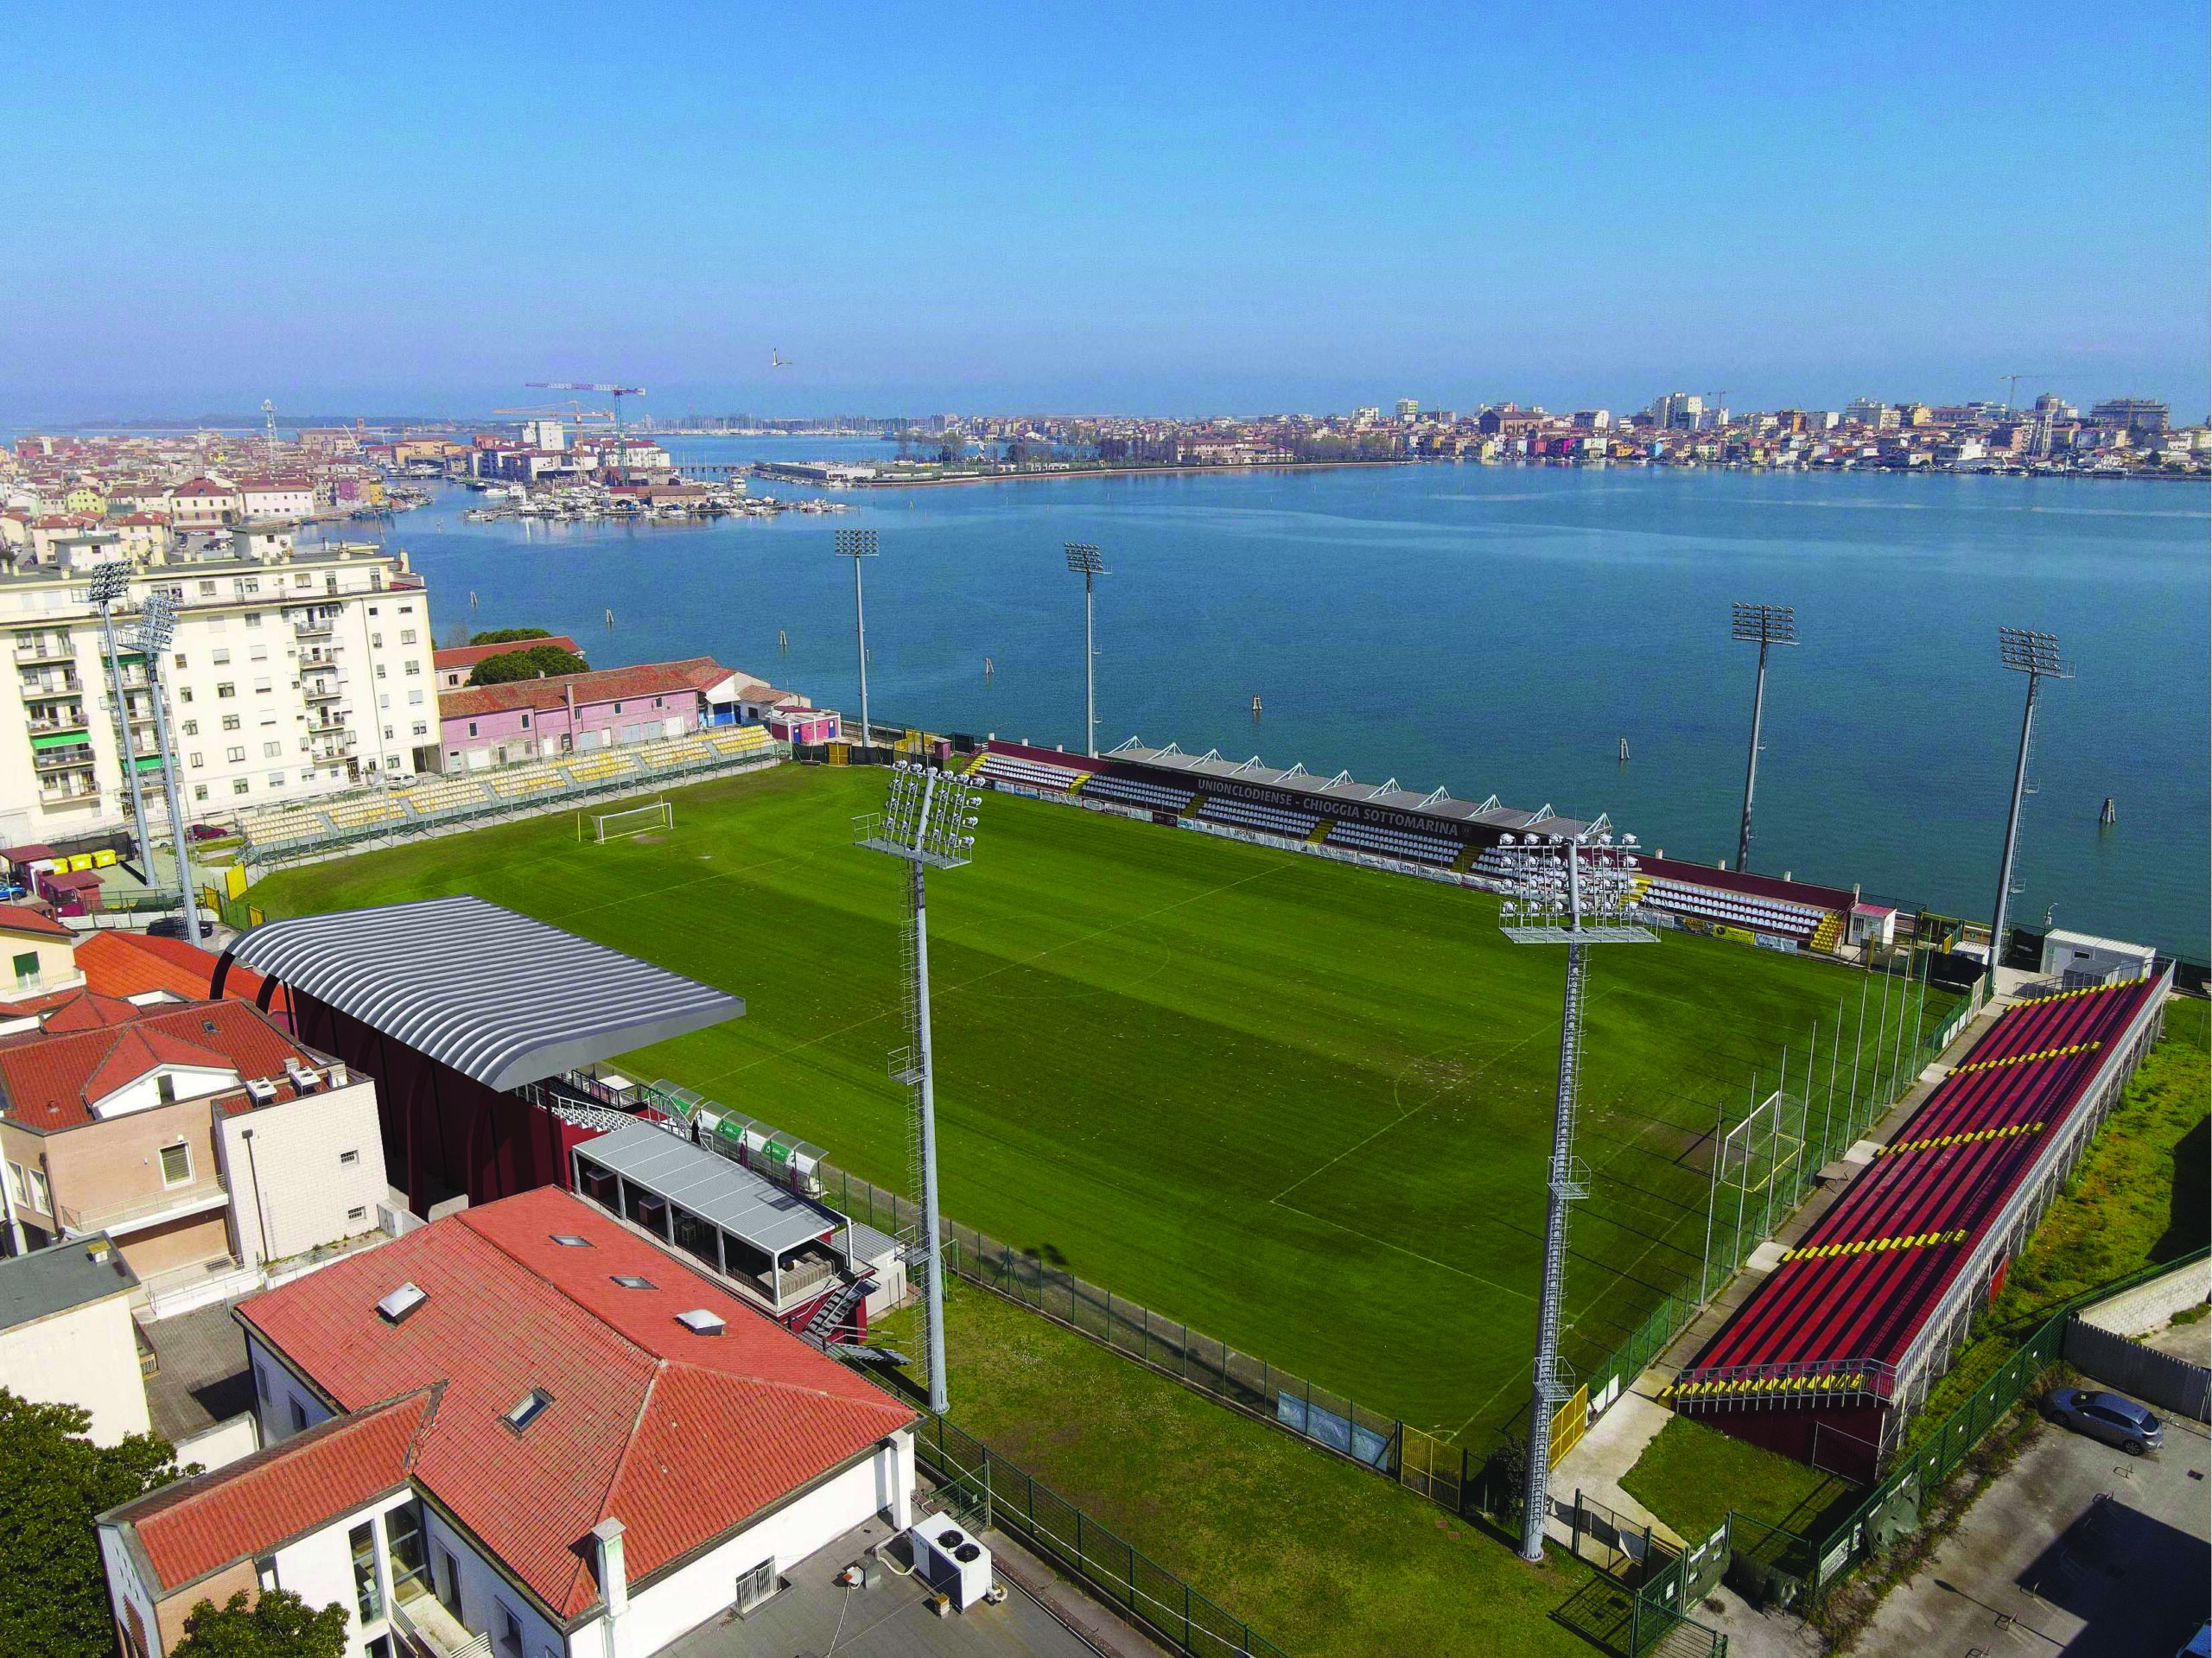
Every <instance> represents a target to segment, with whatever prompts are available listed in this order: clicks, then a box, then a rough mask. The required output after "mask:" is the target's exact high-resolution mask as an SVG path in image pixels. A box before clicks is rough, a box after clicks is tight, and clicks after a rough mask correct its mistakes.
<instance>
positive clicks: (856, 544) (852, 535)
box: [836, 530, 875, 558]
mask: <svg viewBox="0 0 2212 1658" xmlns="http://www.w3.org/2000/svg"><path fill="white" fill-rule="evenodd" d="M836 548H837V556H839V557H840V558H874V556H875V531H874V530H838V531H837V532H836Z"/></svg>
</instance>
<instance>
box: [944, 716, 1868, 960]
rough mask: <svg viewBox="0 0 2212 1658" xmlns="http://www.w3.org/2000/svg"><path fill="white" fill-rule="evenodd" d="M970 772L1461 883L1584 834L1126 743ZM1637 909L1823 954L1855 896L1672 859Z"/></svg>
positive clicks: (994, 763) (1539, 815)
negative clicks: (1544, 843)
mask: <svg viewBox="0 0 2212 1658" xmlns="http://www.w3.org/2000/svg"><path fill="white" fill-rule="evenodd" d="M974 769H975V772H976V775H977V776H979V777H981V778H983V779H985V780H986V781H988V783H990V784H991V785H992V786H994V787H995V788H1001V789H1007V790H1012V791H1017V792H1020V793H1026V794H1033V795H1038V796H1041V797H1046V798H1048V799H1062V800H1071V801H1076V802H1078V803H1084V804H1094V805H1103V806H1104V807H1106V808H1107V809H1109V810H1121V811H1128V812H1135V813H1139V814H1148V815H1149V816H1151V817H1152V818H1153V819H1154V821H1155V822H1158V823H1178V824H1184V825H1186V826H1189V827H1192V828H1196V829H1214V830H1217V831H1221V832H1226V833H1229V834H1232V835H1240V836H1258V837H1262V838H1265V839H1270V840H1276V841H1281V842H1287V843H1289V844H1294V845H1302V846H1307V847H1311V848H1314V849H1316V850H1318V851H1319V852H1322V853H1324V854H1328V855H1333V856H1337V857H1342V858H1345V859H1348V860H1351V861H1359V862H1368V861H1385V862H1388V863H1391V864H1396V865H1412V866H1414V867H1416V868H1427V869H1428V870H1431V871H1435V872H1440V873H1441V872H1447V871H1448V872H1450V873H1451V874H1452V875H1455V876H1457V877H1459V879H1461V880H1465V882H1467V883H1468V884H1469V885H1475V886H1481V885H1486V884H1489V883H1490V882H1491V881H1494V880H1500V879H1502V878H1503V874H1504V873H1505V872H1504V866H1503V861H1502V860H1501V857H1500V854H1498V853H1497V846H1498V844H1499V842H1501V840H1502V839H1503V837H1504V836H1506V835H1516V836H1518V835H1574V834H1579V833H1580V832H1581V831H1582V830H1583V829H1587V828H1589V827H1590V825H1589V824H1588V823H1586V822H1584V821H1583V820H1581V819H1579V818H1573V817H1568V816H1563V815H1561V814H1560V813H1559V812H1556V811H1554V810H1553V809H1552V808H1551V807H1550V806H1549V805H1544V806H1540V807H1537V808H1535V810H1527V809H1524V808H1520V807H1514V806H1508V805H1505V804H1502V803H1501V802H1500V801H1499V800H1498V798H1497V796H1496V795H1491V796H1490V797H1488V798H1487V799H1484V800H1481V801H1478V802H1470V801H1465V800H1455V799H1453V798H1452V796H1451V795H1450V794H1449V793H1448V792H1447V791H1445V790H1443V789H1433V790H1430V791H1427V792H1426V793H1423V792H1421V791H1418V790H1414V789H1408V788H1404V787H1402V786H1401V785H1400V784H1399V782H1398V780H1397V779H1396V778H1389V779H1388V780H1387V781H1385V782H1383V783H1379V784H1377V783H1362V782H1360V781H1358V780H1357V779H1356V778H1353V777H1352V775H1351V773H1350V772H1336V773H1334V774H1333V775H1331V776H1326V777H1325V776H1322V775H1321V774H1319V772H1309V771H1307V770H1306V767H1305V766H1303V765H1293V766H1290V767H1287V768H1281V767H1276V766H1271V765H1265V764H1263V763H1262V761H1261V759H1259V757H1258V756H1257V755H1255V756H1253V757H1252V758H1251V759H1246V760H1241V761H1240V760H1232V759H1226V758H1224V756H1223V755H1221V754H1220V753H1217V752H1214V751H1211V750H1209V751H1208V752H1207V753H1203V754H1186V753H1184V752H1183V751H1182V750H1181V749H1180V748H1179V747H1177V746H1175V745H1174V744H1173V743H1171V744H1169V745H1168V746H1166V747H1165V748H1148V747H1147V746H1144V745H1143V744H1141V743H1139V742H1137V741H1136V740H1134V739H1132V740H1130V741H1128V742H1126V743H1124V744H1122V746H1120V747H1119V748H1116V749H1115V750H1113V751H1112V752H1111V753H1107V754H1103V755H1101V756H1099V757H1098V758H1097V759H1090V758H1088V757H1085V756H1083V755H1076V754H1069V753H1064V752H1063V751H1061V750H1059V749H1053V748H1037V747H1033V746H1030V745H1028V744H1026V743H1010V742H1002V741H1000V740H997V739H996V738H994V739H992V740H989V741H988V742H987V743H986V744H985V745H984V746H983V749H982V753H981V755H980V756H979V758H978V759H977V760H976V764H975V768H974ZM1639 863H1640V866H1641V873H1642V876H1643V881H1642V886H1641V890H1640V892H1639V893H1638V902H1639V904H1640V905H1641V906H1642V907H1643V908H1645V909H1647V910H1656V911H1661V912H1665V913H1666V914H1669V915H1671V916H1673V917H1675V918H1677V919H1678V920H1680V921H1681V922H1682V923H1683V924H1687V925H1688V926H1691V927H1693V928H1695V929H1698V930H1701V931H1717V932H1723V933H1731V934H1737V935H1741V936H1742V937H1745V938H1748V939H1751V940H1754V941H1761V940H1763V941H1766V942H1769V943H1781V944H1785V945H1787V946H1788V947H1789V948H1794V949H1800V950H1824V951H1826V950H1835V949H1836V948H1837V947H1838V946H1839V945H1840V944H1841V943H1843V942H1844V941H1845V937H1846V930H1847V918H1848V917H1849V915H1850V912H1851V908H1852V905H1853V902H1854V901H1855V899H1856V894H1854V893H1849V892H1846V891H1844V890H1842V889H1841V888H1839V887H1832V886H1814V885H1812V884H1810V883H1808V882H1805V881H1793V880H1775V879H1774V878H1772V877H1771V876H1766V875H1749V874H1737V873H1734V872H1732V871H1730V870H1725V869H1711V868H1707V867H1703V866H1701V865H1698V864H1693V863H1685V862H1682V861H1679V860H1676V859H1671V858H1662V857H1657V856H1654V855H1643V856H1642V857H1640V859H1639Z"/></svg>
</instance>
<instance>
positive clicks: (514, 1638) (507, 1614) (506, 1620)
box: [498, 1600, 522, 1658]
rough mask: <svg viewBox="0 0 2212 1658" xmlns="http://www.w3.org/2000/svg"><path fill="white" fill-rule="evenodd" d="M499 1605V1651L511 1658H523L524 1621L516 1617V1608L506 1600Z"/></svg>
mask: <svg viewBox="0 0 2212 1658" xmlns="http://www.w3.org/2000/svg"><path fill="white" fill-rule="evenodd" d="M498 1605H499V1650H500V1651H501V1652H504V1653H506V1654H507V1655H509V1658H522V1619H521V1618H519V1617H516V1616H515V1610H514V1608H513V1607H512V1606H510V1605H508V1604H507V1603H506V1602H505V1601H504V1600H503V1601H500V1602H499V1603H498Z"/></svg>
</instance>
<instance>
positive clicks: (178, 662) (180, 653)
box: [176, 651, 184, 668]
mask: <svg viewBox="0 0 2212 1658" xmlns="http://www.w3.org/2000/svg"><path fill="white" fill-rule="evenodd" d="M176 665H177V666H178V667H179V668H182V667H183V666H184V652H183V651H178V652H177V653H176Z"/></svg>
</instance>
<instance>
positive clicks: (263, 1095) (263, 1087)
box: [245, 1077, 277, 1105]
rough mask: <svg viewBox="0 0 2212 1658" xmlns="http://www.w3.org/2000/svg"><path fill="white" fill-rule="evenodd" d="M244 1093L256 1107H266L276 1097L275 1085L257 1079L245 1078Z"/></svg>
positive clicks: (259, 1078)
mask: <svg viewBox="0 0 2212 1658" xmlns="http://www.w3.org/2000/svg"><path fill="white" fill-rule="evenodd" d="M245 1091H246V1092H247V1093H248V1094H249V1095H251V1096H252V1098H253V1102H254V1103H255V1104H256V1105H267V1104H268V1103H269V1102H270V1101H272V1100H274V1099H275V1098H276V1097H277V1084H276V1083H272V1082H269V1081H267V1080H266V1079H264V1078H263V1077H247V1078H246V1083H245Z"/></svg>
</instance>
